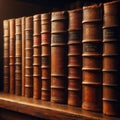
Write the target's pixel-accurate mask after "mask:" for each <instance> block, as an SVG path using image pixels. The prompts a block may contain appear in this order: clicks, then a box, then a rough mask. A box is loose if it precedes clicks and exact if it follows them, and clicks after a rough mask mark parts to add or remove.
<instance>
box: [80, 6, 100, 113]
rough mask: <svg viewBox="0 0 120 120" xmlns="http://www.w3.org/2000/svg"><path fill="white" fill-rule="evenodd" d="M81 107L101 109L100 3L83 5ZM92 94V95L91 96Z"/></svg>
mask: <svg viewBox="0 0 120 120" xmlns="http://www.w3.org/2000/svg"><path fill="white" fill-rule="evenodd" d="M82 42H83V54H82V57H83V68H82V74H83V76H82V78H83V81H82V108H83V109H85V110H91V111H97V112H100V111H102V5H101V4H99V5H96V4H95V5H90V6H86V7H83V41H82ZM91 95H92V96H91Z"/></svg>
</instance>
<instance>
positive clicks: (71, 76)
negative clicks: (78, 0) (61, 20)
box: [68, 9, 82, 106]
mask: <svg viewBox="0 0 120 120" xmlns="http://www.w3.org/2000/svg"><path fill="white" fill-rule="evenodd" d="M68 13H69V14H68V16H69V25H68V26H69V27H68V104H69V105H73V106H81V103H82V98H81V97H82V96H81V93H82V88H81V86H82V57H81V56H82V9H74V10H70V11H68Z"/></svg>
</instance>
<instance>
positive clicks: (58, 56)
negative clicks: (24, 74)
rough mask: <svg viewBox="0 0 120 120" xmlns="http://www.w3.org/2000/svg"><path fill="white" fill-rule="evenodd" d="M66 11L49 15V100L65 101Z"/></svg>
mask: <svg viewBox="0 0 120 120" xmlns="http://www.w3.org/2000/svg"><path fill="white" fill-rule="evenodd" d="M66 33H67V12H65V11H58V12H52V15H51V102H56V103H66V102H67V34H66Z"/></svg>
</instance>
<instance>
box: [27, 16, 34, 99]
mask: <svg viewBox="0 0 120 120" xmlns="http://www.w3.org/2000/svg"><path fill="white" fill-rule="evenodd" d="M25 97H33V17H32V16H30V17H26V18H25Z"/></svg>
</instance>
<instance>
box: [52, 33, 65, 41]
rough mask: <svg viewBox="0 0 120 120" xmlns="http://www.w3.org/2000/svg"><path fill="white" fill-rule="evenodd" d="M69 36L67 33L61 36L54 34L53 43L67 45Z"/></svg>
mask: <svg viewBox="0 0 120 120" xmlns="http://www.w3.org/2000/svg"><path fill="white" fill-rule="evenodd" d="M66 42H67V36H66V34H65V33H61V34H52V36H51V43H66Z"/></svg>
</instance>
